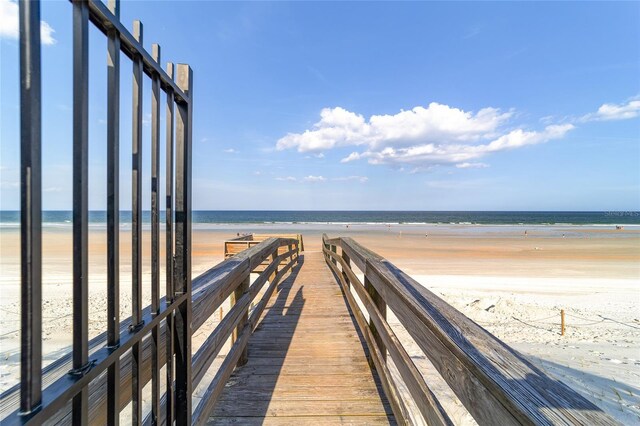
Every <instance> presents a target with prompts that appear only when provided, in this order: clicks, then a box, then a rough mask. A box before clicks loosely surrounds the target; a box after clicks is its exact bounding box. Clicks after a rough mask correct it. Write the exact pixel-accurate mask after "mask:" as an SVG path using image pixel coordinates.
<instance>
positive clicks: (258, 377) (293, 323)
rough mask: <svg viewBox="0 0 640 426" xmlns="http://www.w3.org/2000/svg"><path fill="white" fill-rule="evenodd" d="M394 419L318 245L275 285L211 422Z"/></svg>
mask: <svg viewBox="0 0 640 426" xmlns="http://www.w3.org/2000/svg"><path fill="white" fill-rule="evenodd" d="M301 423H307V424H327V425H328V424H331V425H333V424H368V425H370V424H395V421H394V419H393V414H392V411H391V408H390V406H389V403H388V402H387V400H386V397H385V396H384V393H383V391H382V388H381V386H380V383H379V380H378V377H377V374H376V373H375V371H372V370H371V368H370V367H369V364H368V362H367V354H366V351H365V349H364V345H363V343H362V341H361V338H360V336H359V334H358V332H357V331H356V327H355V322H354V320H353V317H352V314H351V313H350V311H349V310H348V309H347V305H346V301H345V299H344V296H343V294H342V292H341V290H340V287H339V285H338V284H337V283H336V280H335V278H334V276H333V275H332V273H331V271H330V270H329V268H328V266H327V264H326V262H325V259H324V257H323V255H322V253H320V252H310V253H305V255H304V256H301V257H300V264H299V265H298V267H296V268H294V269H293V272H292V274H291V275H290V276H289V277H288V278H287V279H286V280H285V281H283V282H282V283H281V284H280V285H279V286H278V292H277V293H276V294H275V295H274V296H273V297H272V298H271V300H270V302H269V304H268V305H267V309H265V312H264V314H263V316H262V320H261V322H260V324H259V325H258V327H257V328H256V330H255V332H254V334H253V335H252V336H251V338H250V340H249V361H248V363H247V364H246V365H244V366H243V367H240V368H238V369H236V371H235V372H234V373H233V375H232V376H231V378H230V379H229V381H228V382H227V385H226V387H225V389H224V391H223V393H222V395H221V396H220V399H219V400H218V402H217V404H216V406H215V409H214V411H213V413H212V415H211V417H210V419H209V424H243V425H244V424H301Z"/></svg>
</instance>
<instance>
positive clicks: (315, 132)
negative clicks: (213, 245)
mask: <svg viewBox="0 0 640 426" xmlns="http://www.w3.org/2000/svg"><path fill="white" fill-rule="evenodd" d="M511 116H512V112H501V111H500V110H499V109H496V108H483V109H481V110H480V111H478V112H477V113H475V114H474V113H472V112H466V111H463V110H461V109H458V108H452V107H449V106H447V105H442V104H439V103H436V102H432V103H431V104H429V106H428V107H427V108H425V107H422V106H417V107H415V108H413V109H411V110H409V111H400V112H399V113H397V114H395V115H373V116H371V117H370V118H369V120H365V118H364V117H363V116H362V115H359V114H356V113H354V112H350V111H347V110H346V109H344V108H340V107H336V108H325V109H323V110H322V111H321V112H320V121H318V122H317V123H315V124H314V126H313V129H311V130H306V131H304V132H303V133H289V134H287V135H286V136H285V137H283V138H281V139H280V140H279V141H278V143H277V145H276V148H277V149H279V150H283V149H291V148H295V149H297V150H298V151H299V152H306V151H318V150H327V149H332V148H335V147H339V146H359V145H367V146H369V147H372V148H375V147H382V146H386V145H390V144H392V145H395V146H410V145H413V144H416V143H425V142H427V143H428V142H433V143H435V142H437V143H460V142H474V141H478V140H481V139H484V138H487V137H491V136H495V135H496V131H497V129H498V128H499V126H500V125H502V124H503V123H505V122H506V121H507V120H508V119H509V118H510V117H511Z"/></svg>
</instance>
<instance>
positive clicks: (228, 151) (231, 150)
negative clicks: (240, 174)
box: [223, 148, 240, 154]
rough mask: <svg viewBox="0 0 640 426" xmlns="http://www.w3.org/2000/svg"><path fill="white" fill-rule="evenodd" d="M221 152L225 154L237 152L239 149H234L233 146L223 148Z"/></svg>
mask: <svg viewBox="0 0 640 426" xmlns="http://www.w3.org/2000/svg"><path fill="white" fill-rule="evenodd" d="M223 152H226V153H227V154H238V153H239V152H240V151H238V150H235V149H233V148H227V149H225V150H223Z"/></svg>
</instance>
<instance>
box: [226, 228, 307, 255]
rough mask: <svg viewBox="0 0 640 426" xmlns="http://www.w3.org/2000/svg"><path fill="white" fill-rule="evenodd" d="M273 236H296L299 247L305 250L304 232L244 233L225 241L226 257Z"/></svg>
mask: <svg viewBox="0 0 640 426" xmlns="http://www.w3.org/2000/svg"><path fill="white" fill-rule="evenodd" d="M271 237H277V238H294V239H296V240H298V248H299V249H300V251H304V243H303V240H302V234H279V235H276V234H243V235H238V236H237V237H236V238H232V239H230V240H226V241H225V242H224V258H225V259H226V258H228V257H231V256H235V255H236V254H238V253H240V252H241V251H243V250H246V249H247V248H249V247H251V246H255V245H256V244H259V243H260V242H261V241H264V240H266V239H267V238H271Z"/></svg>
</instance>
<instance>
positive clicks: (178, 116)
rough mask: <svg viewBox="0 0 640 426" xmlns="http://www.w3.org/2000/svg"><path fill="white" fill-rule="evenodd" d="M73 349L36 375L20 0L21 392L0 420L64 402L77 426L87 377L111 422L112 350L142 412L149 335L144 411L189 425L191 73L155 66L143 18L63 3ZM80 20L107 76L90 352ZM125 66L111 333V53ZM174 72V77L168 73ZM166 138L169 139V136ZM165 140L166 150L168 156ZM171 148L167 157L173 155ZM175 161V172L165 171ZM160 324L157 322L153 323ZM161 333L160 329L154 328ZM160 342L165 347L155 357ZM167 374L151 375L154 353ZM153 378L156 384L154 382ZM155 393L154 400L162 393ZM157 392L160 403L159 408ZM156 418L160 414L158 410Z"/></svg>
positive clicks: (26, 5) (35, 220) (35, 50)
mask: <svg viewBox="0 0 640 426" xmlns="http://www.w3.org/2000/svg"><path fill="white" fill-rule="evenodd" d="M71 3H72V13H73V356H72V359H73V361H72V369H71V371H69V372H68V374H64V375H63V376H62V377H59V378H57V379H56V380H54V381H53V382H52V383H50V384H49V385H48V386H46V388H44V389H43V388H42V387H43V374H42V250H41V240H42V232H41V226H42V205H41V204H42V203H41V200H42V170H41V132H42V126H41V80H42V75H41V65H40V2H39V1H28V0H21V1H20V3H19V10H20V12H19V19H20V87H21V92H20V93H21V102H20V109H21V112H20V114H21V115H20V129H21V167H20V174H21V256H22V258H21V264H22V265H21V268H22V269H21V275H22V301H21V328H22V335H21V348H22V353H21V388H20V407H19V408H17V409H15V410H14V411H13V412H12V413H10V414H9V415H8V416H7V417H6V418H5V419H4V420H3V424H7V425H10V424H27V423H28V424H41V423H43V422H44V421H45V420H48V419H51V418H52V416H55V415H56V413H58V412H59V411H60V410H61V409H63V408H65V407H67V409H68V408H69V404H71V421H72V423H73V424H87V423H88V411H89V390H88V389H89V384H90V383H91V382H92V380H94V379H96V378H98V377H99V376H101V375H104V374H106V376H107V379H106V381H107V389H106V400H107V410H106V412H107V418H106V420H105V421H106V423H107V424H110V425H117V424H118V421H119V416H120V411H121V407H122V403H121V394H120V391H121V377H120V373H121V366H120V362H121V357H123V356H125V355H128V354H130V358H131V395H132V396H131V401H130V402H131V407H132V413H131V415H132V423H133V424H140V423H142V422H143V420H145V419H143V418H142V387H143V384H144V383H145V381H144V380H143V379H142V371H141V368H142V364H143V362H149V360H148V359H143V350H142V346H143V339H148V338H151V345H150V346H151V351H150V354H149V356H150V364H151V393H152V396H151V410H150V411H151V412H150V415H149V416H148V417H147V419H146V420H147V421H149V422H150V423H151V424H156V423H158V419H159V418H160V414H161V413H160V412H159V411H160V407H161V406H162V407H166V408H165V409H166V412H163V413H162V417H163V418H165V419H170V421H168V422H167V423H171V424H173V420H175V422H176V423H177V424H189V423H190V422H191V334H190V328H191V259H190V251H191V128H192V105H193V102H192V96H193V77H192V71H191V68H190V67H189V66H188V65H183V64H178V65H177V66H175V67H174V65H173V64H171V63H169V64H168V65H167V69H166V71H165V70H163V69H162V67H161V65H160V47H159V46H158V45H153V48H152V52H151V54H149V53H148V52H147V51H146V50H145V49H144V48H143V45H142V24H141V23H140V22H139V21H136V22H134V25H133V34H132V33H130V32H129V31H128V30H127V29H126V28H125V26H124V25H122V23H121V22H120V19H119V18H120V5H119V1H118V0H109V2H108V5H105V4H104V3H102V2H101V1H98V0H90V1H88V0H73V1H72V2H71ZM89 22H91V23H92V24H93V25H94V26H95V27H96V28H98V29H99V30H100V31H101V32H102V33H104V34H105V36H106V37H107V39H108V48H107V50H108V52H107V58H108V61H107V62H108V63H107V67H108V71H107V72H108V74H107V85H108V87H107V93H108V96H107V243H108V244H107V245H108V253H107V283H108V291H107V299H108V302H107V314H108V315H107V318H108V320H107V321H108V327H107V342H106V345H104V346H103V347H101V348H100V349H98V350H97V351H95V352H92V353H91V356H89V345H88V285H89V282H88V261H87V259H88V190H89V188H88V141H89V138H88V105H89V104H88V81H89V80H88V79H89V69H88V58H89V38H88V35H89ZM123 53H124V54H125V55H127V56H128V57H129V58H131V60H132V62H133V94H132V105H133V108H132V109H133V120H132V129H133V131H132V153H133V155H132V169H131V172H132V232H131V234H132V241H131V244H132V289H131V291H132V293H131V294H132V312H131V322H130V324H129V327H128V331H126V329H125V331H124V332H123V331H122V328H121V323H120V318H119V316H120V315H119V313H120V303H119V298H120V288H119V249H118V247H119V229H120V224H119V211H120V209H119V202H118V200H119V187H120V184H119V169H120V164H119V146H120V140H119V134H120V127H119V116H120V111H119V105H120V56H121V54H123ZM144 74H146V75H147V76H148V77H149V78H150V79H151V82H152V83H151V84H152V99H151V105H152V114H151V129H152V131H151V151H152V152H151V157H152V159H151V162H152V164H151V268H152V269H151V309H145V310H143V309H142V298H141V293H142V186H141V182H142V176H141V172H142V153H141V148H142V102H143V99H142V85H143V77H144ZM174 74H175V80H174ZM162 92H164V93H165V94H166V106H165V111H166V125H167V128H166V141H165V145H166V161H167V163H166V241H167V243H166V244H167V247H166V252H167V254H166V295H167V296H166V298H164V299H162V300H161V299H160V297H159V295H160V289H159V283H160V258H159V253H160V250H159V243H160V227H159V217H160V216H159V207H160V206H159V204H160V200H159V188H160V176H159V170H160V146H161V141H160V111H161V104H162V101H161V93H162ZM174 134H175V140H174ZM174 144H175V153H174ZM174 154H175V155H174ZM174 167H175V176H174V175H173V170H174ZM161 326H162V329H161ZM161 330H164V331H162V332H163V333H166V334H165V336H160V335H159V333H160V332H161ZM160 340H164V341H166V344H165V345H164V346H165V348H166V354H160V353H159V347H160V345H159V343H160ZM161 356H162V358H163V360H164V359H166V368H165V370H166V376H165V377H164V378H163V377H160V367H161V363H160V362H159V359H160V357H161ZM163 382H164V386H161V384H162V383H163ZM162 390H164V391H165V392H164V396H163V395H162V394H161V391H162ZM161 398H164V400H165V402H164V403H163V404H160V400H161ZM165 415H166V417H165Z"/></svg>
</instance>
